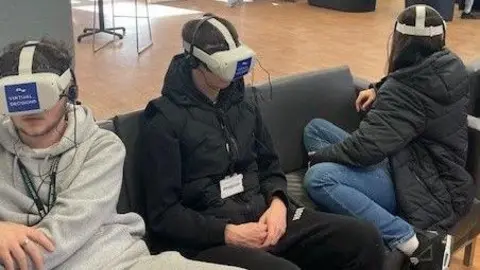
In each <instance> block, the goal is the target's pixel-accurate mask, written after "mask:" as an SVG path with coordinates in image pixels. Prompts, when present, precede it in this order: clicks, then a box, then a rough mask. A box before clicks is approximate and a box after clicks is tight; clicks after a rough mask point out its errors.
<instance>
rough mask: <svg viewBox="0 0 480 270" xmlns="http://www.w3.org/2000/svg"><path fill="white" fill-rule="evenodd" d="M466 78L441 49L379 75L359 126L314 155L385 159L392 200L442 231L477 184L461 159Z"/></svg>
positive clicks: (359, 161)
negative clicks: (380, 80) (371, 101)
mask: <svg viewBox="0 0 480 270" xmlns="http://www.w3.org/2000/svg"><path fill="white" fill-rule="evenodd" d="M468 85H469V84H468V77H467V71H466V69H465V66H464V65H463V63H462V61H461V60H460V59H459V58H458V57H457V56H456V55H455V54H453V53H452V52H450V51H448V50H444V51H441V52H437V53H435V54H432V55H431V56H430V57H428V58H426V59H424V60H423V61H422V62H420V63H419V64H416V65H414V66H412V67H408V68H402V69H400V70H397V71H395V72H393V73H391V74H390V75H389V76H387V77H386V79H385V80H383V83H382V84H381V86H380V88H379V89H378V91H377V99H376V101H375V103H374V106H373V107H372V109H371V110H370V111H369V112H368V113H367V115H366V116H365V118H364V120H363V121H362V122H361V123H360V127H359V128H358V130H356V131H355V132H354V133H353V134H352V136H351V137H350V138H348V139H346V140H345V141H343V142H342V143H339V144H336V145H332V146H330V147H327V148H325V149H323V150H321V151H319V152H317V154H316V155H315V157H314V159H315V162H337V163H342V164H346V165H353V166H361V167H363V166H369V165H373V164H376V163H379V162H380V161H382V160H383V159H385V158H387V157H388V158H390V164H391V168H392V176H393V180H394V183H395V188H396V193H397V194H396V196H397V203H398V206H399V210H400V212H401V213H402V215H403V217H404V218H405V219H406V220H407V221H408V222H409V223H411V224H412V225H414V226H415V227H417V228H420V229H427V228H429V229H440V230H448V229H450V228H451V227H452V226H454V225H455V223H456V222H457V221H458V220H459V218H460V217H461V216H462V215H464V214H466V213H467V211H468V210H469V208H470V206H471V203H472V201H473V197H474V191H475V188H474V186H473V181H472V178H471V176H470V175H469V173H468V172H467V171H466V169H465V163H466V158H467V144H468V138H467V103H468V95H469V86H468Z"/></svg>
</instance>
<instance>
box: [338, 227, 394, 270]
mask: <svg viewBox="0 0 480 270" xmlns="http://www.w3.org/2000/svg"><path fill="white" fill-rule="evenodd" d="M338 229H339V230H340V231H338V233H341V234H342V235H343V238H344V239H348V246H346V247H345V248H346V249H345V250H344V252H345V253H346V254H345V255H346V256H347V257H348V258H351V260H352V263H353V264H355V265H357V266H358V267H359V268H358V269H372V270H373V269H381V267H382V265H383V260H384V254H385V249H384V245H383V241H382V238H381V235H380V232H379V231H378V229H377V228H376V227H375V226H374V225H373V224H372V223H370V222H366V221H361V220H355V219H353V218H352V219H350V220H349V221H347V222H345V223H344V224H343V226H339V228H338ZM365 267H366V268H365Z"/></svg>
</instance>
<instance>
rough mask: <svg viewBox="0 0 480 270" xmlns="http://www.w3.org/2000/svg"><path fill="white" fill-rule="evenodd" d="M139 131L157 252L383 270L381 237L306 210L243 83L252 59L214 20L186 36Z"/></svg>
mask: <svg viewBox="0 0 480 270" xmlns="http://www.w3.org/2000/svg"><path fill="white" fill-rule="evenodd" d="M182 37H183V42H184V43H183V45H184V48H185V52H184V53H183V54H179V55H176V56H175V57H174V58H173V60H172V62H171V64H170V67H169V69H168V71H167V75H166V77H165V82H164V86H163V90H162V94H163V95H162V97H160V98H157V99H154V100H152V101H151V102H150V103H149V104H148V105H147V107H146V109H145V112H144V123H143V126H142V128H141V132H142V139H141V150H140V151H141V159H140V160H141V164H140V166H141V171H142V174H143V176H142V181H143V186H144V191H145V194H146V212H147V213H146V222H147V227H148V228H149V237H150V239H151V240H152V241H153V242H154V244H153V247H152V249H153V251H154V252H158V251H160V250H165V249H167V250H168V249H173V250H177V251H180V252H181V253H182V254H184V255H185V256H187V257H190V258H195V259H197V260H201V261H207V262H216V263H220V264H226V265H233V266H238V267H243V268H246V269H259V270H260V269H261V270H264V269H299V268H301V269H307V270H308V269H312V270H313V269H319V267H321V268H322V269H372V270H375V269H381V265H382V261H383V255H384V249H383V244H382V241H381V237H380V235H379V233H378V230H377V229H376V228H375V227H374V226H373V225H372V224H370V223H367V222H365V221H359V220H357V219H353V218H349V217H344V216H340V215H332V214H326V213H319V212H315V211H312V210H307V209H304V208H299V207H297V206H296V205H294V204H293V203H292V202H290V200H289V198H288V194H287V183H286V178H285V175H284V174H283V172H282V169H281V168H280V164H279V160H278V157H277V154H276V152H275V150H274V148H273V144H272V140H271V138H270V135H269V133H268V131H267V128H266V126H265V124H264V123H263V120H262V117H261V116H260V113H259V110H258V108H257V106H255V104H251V103H249V102H247V101H245V100H244V91H245V86H244V81H243V79H242V77H243V76H244V75H245V74H247V73H248V72H249V71H250V70H251V69H252V67H253V64H254V61H255V54H254V52H253V51H252V50H251V49H249V48H248V47H247V46H245V45H243V44H241V43H240V42H239V41H238V34H237V32H236V30H235V28H234V27H233V25H232V24H231V23H230V22H228V21H227V20H225V19H222V18H218V17H215V16H213V15H211V14H207V15H205V16H204V17H203V18H202V19H199V20H198V19H196V20H192V21H189V22H187V23H186V24H185V26H184V28H183V33H182Z"/></svg>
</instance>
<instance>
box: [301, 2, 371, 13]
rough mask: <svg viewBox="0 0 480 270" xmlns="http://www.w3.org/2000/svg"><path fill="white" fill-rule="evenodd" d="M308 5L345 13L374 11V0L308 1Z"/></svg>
mask: <svg viewBox="0 0 480 270" xmlns="http://www.w3.org/2000/svg"><path fill="white" fill-rule="evenodd" d="M308 4H310V5H312V6H318V7H323V8H329V9H335V10H340V11H345V12H370V11H375V6H376V4H377V1H376V0H354V1H352V0H308Z"/></svg>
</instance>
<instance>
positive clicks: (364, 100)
mask: <svg viewBox="0 0 480 270" xmlns="http://www.w3.org/2000/svg"><path fill="white" fill-rule="evenodd" d="M376 97H377V93H375V89H367V90H363V91H360V93H359V94H358V97H357V100H356V101H355V108H356V109H357V112H360V110H362V111H366V110H368V108H369V107H370V105H372V103H373V101H375V98H376Z"/></svg>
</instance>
